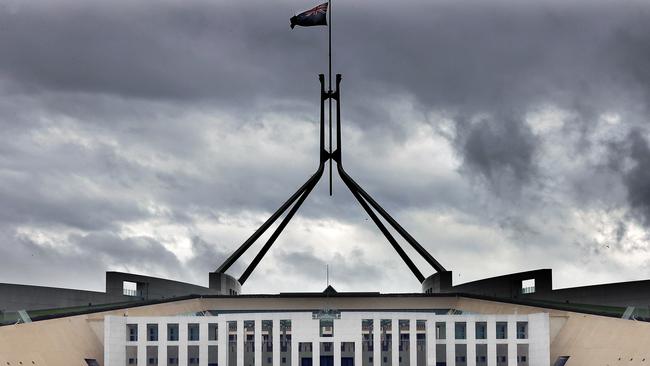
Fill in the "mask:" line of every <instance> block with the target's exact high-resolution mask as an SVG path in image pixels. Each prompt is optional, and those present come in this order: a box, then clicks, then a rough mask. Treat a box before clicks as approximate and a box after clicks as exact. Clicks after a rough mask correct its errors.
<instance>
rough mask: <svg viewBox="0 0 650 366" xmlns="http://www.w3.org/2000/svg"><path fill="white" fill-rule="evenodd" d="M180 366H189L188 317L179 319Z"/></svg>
mask: <svg viewBox="0 0 650 366" xmlns="http://www.w3.org/2000/svg"><path fill="white" fill-rule="evenodd" d="M178 320H179V321H178V366H187V333H188V332H187V323H188V322H187V320H188V318H187V317H178Z"/></svg>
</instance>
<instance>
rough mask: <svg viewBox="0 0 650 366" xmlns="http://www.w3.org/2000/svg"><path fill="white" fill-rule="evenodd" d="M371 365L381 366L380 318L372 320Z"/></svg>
mask: <svg viewBox="0 0 650 366" xmlns="http://www.w3.org/2000/svg"><path fill="white" fill-rule="evenodd" d="M372 347H373V348H372V365H373V366H382V365H383V364H382V359H381V319H379V318H375V319H373V320H372ZM355 366H361V365H355Z"/></svg>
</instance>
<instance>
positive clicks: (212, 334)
mask: <svg viewBox="0 0 650 366" xmlns="http://www.w3.org/2000/svg"><path fill="white" fill-rule="evenodd" d="M208 340H209V341H216V340H219V324H217V323H210V324H208Z"/></svg>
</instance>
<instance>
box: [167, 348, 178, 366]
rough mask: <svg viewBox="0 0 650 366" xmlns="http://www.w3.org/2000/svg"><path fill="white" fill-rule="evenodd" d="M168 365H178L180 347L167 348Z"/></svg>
mask: <svg viewBox="0 0 650 366" xmlns="http://www.w3.org/2000/svg"><path fill="white" fill-rule="evenodd" d="M167 364H168V365H169V366H172V365H178V346H167Z"/></svg>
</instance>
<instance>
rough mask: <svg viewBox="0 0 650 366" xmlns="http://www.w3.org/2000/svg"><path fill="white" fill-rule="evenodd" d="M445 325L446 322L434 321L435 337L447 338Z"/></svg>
mask: <svg viewBox="0 0 650 366" xmlns="http://www.w3.org/2000/svg"><path fill="white" fill-rule="evenodd" d="M446 327H447V324H446V323H444V322H436V339H447V334H446V333H447V332H446Z"/></svg>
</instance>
